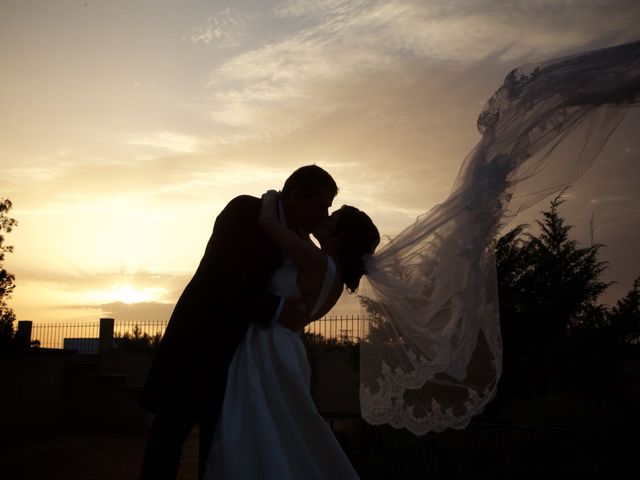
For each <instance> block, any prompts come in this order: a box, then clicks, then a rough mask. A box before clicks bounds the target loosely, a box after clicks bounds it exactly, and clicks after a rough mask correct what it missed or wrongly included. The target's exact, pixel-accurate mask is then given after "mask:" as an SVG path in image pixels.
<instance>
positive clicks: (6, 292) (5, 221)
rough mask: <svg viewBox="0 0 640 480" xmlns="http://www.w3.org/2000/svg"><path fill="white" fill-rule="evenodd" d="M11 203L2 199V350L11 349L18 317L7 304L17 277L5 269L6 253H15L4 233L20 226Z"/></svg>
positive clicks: (0, 319)
mask: <svg viewBox="0 0 640 480" xmlns="http://www.w3.org/2000/svg"><path fill="white" fill-rule="evenodd" d="M11 207H12V204H11V201H10V200H9V199H8V198H7V199H5V198H3V199H0V350H3V349H6V348H8V347H9V345H10V344H11V342H12V340H13V334H14V332H13V322H15V320H16V316H15V314H14V313H13V310H12V309H11V307H9V305H8V304H7V300H8V299H9V298H11V293H12V292H13V289H14V288H15V284H14V280H15V277H14V276H13V275H12V274H11V273H9V272H8V271H7V270H6V269H5V268H4V255H5V253H11V252H13V247H12V246H11V245H5V243H4V233H11V230H12V229H13V227H15V226H16V225H18V222H16V220H15V219H14V218H11V217H10V216H9V215H8V213H9V210H11Z"/></svg>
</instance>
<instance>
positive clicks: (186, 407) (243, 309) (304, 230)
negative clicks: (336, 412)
mask: <svg viewBox="0 0 640 480" xmlns="http://www.w3.org/2000/svg"><path fill="white" fill-rule="evenodd" d="M337 192H338V187H337V186H336V183H335V181H334V180H333V178H331V176H330V175H329V174H328V173H327V172H326V171H325V170H323V169H322V168H320V167H318V166H316V165H308V166H304V167H301V168H299V169H298V170H296V171H295V172H293V173H292V174H291V176H290V177H289V178H288V179H287V180H286V182H285V184H284V187H283V188H282V201H281V210H280V211H281V214H283V215H284V219H283V220H285V221H286V224H287V226H288V227H289V228H291V229H292V230H294V231H296V232H298V233H299V234H300V235H303V236H308V234H309V233H310V232H311V231H312V230H313V229H314V228H315V227H316V226H317V225H319V224H320V223H321V222H322V221H324V220H325V219H326V218H327V215H328V209H329V207H330V206H331V203H332V202H333V198H334V197H335V195H336V194H337ZM260 205H261V200H260V199H259V198H255V197H250V196H247V195H243V196H239V197H236V198H234V199H233V200H231V202H229V204H228V205H227V206H226V207H225V208H224V210H222V212H221V213H220V215H218V217H217V218H216V221H215V224H214V227H213V233H212V235H211V238H210V239H209V242H208V244H207V247H206V249H205V252H204V256H203V258H202V260H201V261H200V265H199V266H198V269H197V270H196V273H195V274H194V276H193V278H192V279H191V281H190V282H189V284H188V285H187V287H186V288H185V290H184V292H183V293H182V295H181V296H180V299H179V300H178V303H177V304H176V306H175V309H174V311H173V314H172V315H171V319H170V321H169V325H168V326H167V330H166V332H165V334H164V337H163V338H162V342H161V344H160V347H159V348H158V352H157V354H156V357H155V359H154V363H153V365H152V367H151V370H150V372H149V376H148V378H147V381H146V383H145V386H144V390H143V392H142V398H141V402H140V403H141V404H142V406H143V407H144V408H146V409H147V410H149V411H150V412H151V413H153V414H154V418H153V423H152V425H151V429H150V431H149V435H148V438H147V447H146V451H145V456H144V461H143V466H142V471H141V474H140V480H147V479H153V480H163V479H171V480H174V479H175V478H176V475H177V472H178V467H179V464H180V456H181V453H182V447H183V444H184V441H185V440H186V438H187V436H188V435H189V432H190V431H191V428H192V427H193V425H194V424H195V423H198V426H199V435H200V449H199V477H200V478H202V477H203V475H204V467H205V465H206V461H207V455H208V453H209V448H210V446H211V440H212V437H213V432H214V430H215V425H216V421H217V417H218V413H219V411H220V408H221V406H222V401H223V398H224V390H225V385H226V380H227V368H228V366H229V363H230V362H231V359H232V357H233V354H234V352H235V349H236V347H237V345H238V344H239V343H240V340H241V339H242V337H243V335H244V333H245V331H246V330H247V328H248V327H249V325H250V324H251V323H252V322H257V323H259V324H261V325H263V326H265V327H266V326H268V325H269V324H271V322H272V321H276V320H277V321H279V322H280V323H282V324H284V325H285V326H287V327H289V328H291V329H293V330H299V329H300V328H301V327H302V326H303V325H304V323H305V322H306V321H307V320H308V314H307V312H306V310H305V309H304V304H303V302H302V301H301V300H299V299H286V300H285V299H281V298H279V297H275V296H274V295H271V294H269V293H267V282H268V281H269V278H270V277H271V275H272V273H273V272H274V270H276V269H277V268H278V267H279V266H280V264H281V263H282V261H283V256H282V252H281V251H280V250H279V249H278V248H277V247H276V246H275V245H273V244H272V243H271V241H270V240H268V239H267V237H266V236H265V235H264V234H263V233H262V232H261V230H260V229H259V228H258V215H259V213H260ZM239 453H240V454H241V452H239Z"/></svg>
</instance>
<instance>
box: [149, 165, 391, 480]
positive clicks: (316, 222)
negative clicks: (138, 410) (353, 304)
mask: <svg viewBox="0 0 640 480" xmlns="http://www.w3.org/2000/svg"><path fill="white" fill-rule="evenodd" d="M337 192H338V187H337V185H336V183H335V181H334V180H333V178H332V177H331V176H330V175H329V173H327V172H326V171H325V170H323V169H322V168H320V167H318V166H316V165H309V166H304V167H301V168H299V169H298V170H296V171H295V172H293V174H291V176H290V177H289V178H288V179H287V180H286V182H285V183H284V186H283V188H282V191H281V193H277V192H275V191H269V192H267V193H266V194H265V195H263V197H262V199H259V198H256V197H251V196H246V195H243V196H239V197H236V198H234V199H233V200H232V201H231V202H230V203H229V204H228V205H227V206H226V207H225V208H224V210H223V211H222V212H221V213H220V214H219V215H218V217H217V219H216V221H215V225H214V227H213V233H212V235H211V238H210V240H209V242H208V244H207V247H206V250H205V253H204V256H203V258H202V260H201V262H200V265H199V266H198V269H197V270H196V272H195V275H194V276H193V278H192V279H191V281H190V282H189V284H188V285H187V287H186V288H185V290H184V292H183V293H182V295H181V297H180V299H179V300H178V302H177V304H176V306H175V309H174V311H173V314H172V316H171V319H170V321H169V325H168V327H167V330H166V332H165V335H164V337H163V339H162V342H161V344H160V347H159V349H158V352H157V355H156V358H155V361H154V363H153V365H152V368H151V370H150V373H149V376H148V379H147V382H146V384H145V387H144V391H143V395H142V402H141V403H142V405H143V406H144V407H145V408H146V409H148V410H149V411H150V412H152V413H153V414H154V419H153V423H152V426H151V429H150V432H149V435H148V439H147V448H146V452H145V457H144V462H143V467H142V473H141V476H140V478H141V479H153V480H160V479H164V478H166V479H175V478H176V474H177V471H178V467H179V463H180V456H181V452H182V446H183V444H184V441H185V439H186V438H187V436H188V435H189V433H190V431H191V429H192V427H193V425H194V424H195V423H197V424H198V426H199V437H200V448H199V459H200V461H199V477H200V478H206V479H214V478H243V479H245V478H246V479H251V478H274V479H275V478H277V479H288V478H290V479H300V478H331V479H342V478H357V474H356V473H355V471H354V470H353V468H352V467H351V464H350V462H349V460H348V459H347V457H346V456H345V454H344V453H343V451H342V449H341V448H340V446H339V444H338V442H337V441H336V439H335V437H334V436H333V433H332V432H331V430H330V429H329V427H328V426H327V424H326V422H325V421H324V420H323V418H322V417H321V416H320V414H319V413H318V411H317V409H316V407H315V405H314V403H313V400H312V399H311V395H310V389H309V380H310V368H309V365H308V363H307V359H306V352H305V349H304V347H303V344H302V340H301V332H302V330H303V328H304V326H305V325H306V324H307V323H308V322H310V321H312V320H315V319H318V318H320V317H321V316H323V315H325V314H326V313H327V312H328V311H329V310H330V309H331V308H332V307H333V305H334V304H335V303H336V302H337V300H338V298H339V297H340V295H341V293H342V291H343V288H344V287H345V286H346V287H347V289H348V290H350V291H351V292H353V291H355V290H356V289H357V287H358V284H359V281H360V278H361V277H362V275H363V274H364V271H365V267H364V258H365V255H367V254H371V253H372V252H373V250H374V249H375V247H376V246H377V245H378V243H379V240H380V236H379V234H378V230H377V229H376V227H375V225H374V224H373V222H372V221H371V220H370V219H369V217H368V216H367V215H366V214H364V213H363V212H361V211H360V210H358V209H356V208H354V207H349V206H343V207H342V208H340V209H338V210H336V211H335V212H334V213H333V214H332V215H331V216H328V209H329V208H330V207H331V205H332V202H333V199H334V197H335V196H336V194H337ZM311 233H312V234H313V235H314V236H315V238H316V239H317V240H318V242H319V244H320V248H318V247H316V246H315V244H314V243H313V242H312V241H311V240H310V238H309V235H310V234H311Z"/></svg>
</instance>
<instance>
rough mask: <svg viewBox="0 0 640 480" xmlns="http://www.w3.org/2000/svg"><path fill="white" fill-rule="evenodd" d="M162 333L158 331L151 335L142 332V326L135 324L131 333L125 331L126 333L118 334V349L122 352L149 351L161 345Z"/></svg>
mask: <svg viewBox="0 0 640 480" xmlns="http://www.w3.org/2000/svg"><path fill="white" fill-rule="evenodd" d="M160 340H162V335H160V334H159V333H156V334H155V335H153V336H152V335H149V334H148V333H146V332H144V333H143V332H142V329H141V328H140V326H138V325H135V326H134V327H133V331H132V332H131V333H129V332H125V334H124V335H116V336H115V341H116V345H117V349H118V350H119V351H121V352H147V351H149V350H155V349H156V348H158V346H159V345H160Z"/></svg>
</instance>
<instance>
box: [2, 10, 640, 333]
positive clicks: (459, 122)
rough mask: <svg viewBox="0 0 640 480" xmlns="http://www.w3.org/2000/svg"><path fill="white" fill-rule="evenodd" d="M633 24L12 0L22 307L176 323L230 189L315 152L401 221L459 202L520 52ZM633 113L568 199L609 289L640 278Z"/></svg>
mask: <svg viewBox="0 0 640 480" xmlns="http://www.w3.org/2000/svg"><path fill="white" fill-rule="evenodd" d="M638 39H640V2H638V1H637V0H620V1H613V0H612V1H605V0H582V1H580V0H573V1H571V0H565V1H560V0H558V1H554V0H520V1H508V0H467V1H461V0H434V1H432V0H415V1H410V0H382V1H365V0H348V1H346V0H322V1H312V0H298V1H274V2H272V1H265V0H253V1H248V0H235V1H233V2H222V1H205V0H199V1H189V0H185V1H177V0H137V1H124V0H93V1H92V0H85V1H82V0H77V1H76V0H2V2H1V3H0V61H1V65H2V67H1V68H2V75H1V76H0V106H1V110H0V165H1V166H2V175H1V176H0V197H5V198H9V199H11V201H12V202H13V204H14V209H13V210H12V212H11V214H12V216H13V217H15V218H16V219H17V220H18V222H19V226H18V227H17V228H16V229H15V230H14V231H13V232H12V233H11V234H10V235H8V237H7V241H8V243H9V244H12V245H14V247H15V252H14V253H13V254H9V255H7V257H6V262H5V263H6V268H7V269H8V270H9V271H10V272H12V273H14V274H15V276H16V285H17V287H16V290H15V292H14V295H13V299H12V300H11V301H10V305H11V306H12V307H13V308H14V310H15V312H16V314H17V317H18V319H20V320H27V319H28V320H33V321H34V322H37V323H45V322H52V321H58V322H60V321H86V320H91V321H95V320H97V319H98V318H99V317H103V316H112V317H115V318H116V319H118V320H167V319H168V317H169V315H170V313H171V310H172V308H173V305H174V303H175V301H176V300H177V298H178V296H179V294H180V292H181V291H182V289H183V288H184V286H185V285H186V283H187V282H188V280H189V278H190V277H191V275H192V274H193V272H194V271H195V268H196V267H197V264H198V262H199V260H200V257H201V255H202V252H203V250H204V246H205V244H206V241H207V239H208V237H209V235H210V232H211V228H212V225H213V221H214V219H215V217H216V215H217V214H218V213H219V211H220V210H221V209H222V208H223V207H224V205H225V204H226V202H227V201H228V200H230V199H231V198H232V197H234V196H236V195H238V194H241V193H248V194H254V195H259V194H261V193H262V192H263V191H264V190H266V189H268V188H274V187H275V188H280V187H281V186H282V183H283V182H284V180H285V178H286V177H287V175H288V174H289V173H290V172H292V171H293V170H294V169H295V168H297V167H299V166H301V165H304V164H310V163H317V164H318V165H320V166H322V167H324V168H326V169H327V170H329V171H330V172H331V173H332V175H333V176H334V178H335V179H336V181H337V182H338V185H339V187H340V194H339V196H338V197H337V198H336V200H335V202H334V207H339V206H340V205H342V204H345V203H346V204H353V205H356V206H358V207H360V208H362V209H363V210H365V211H367V212H368V213H369V214H370V215H371V217H372V218H373V219H374V221H375V222H376V223H377V224H378V226H379V228H380V231H381V232H382V233H383V234H387V235H393V234H394V233H397V232H398V231H399V230H401V229H402V227H404V226H407V225H409V224H410V223H411V222H412V221H413V219H414V218H415V217H416V216H417V215H419V214H420V213H423V212H425V211H427V210H428V209H429V208H431V207H432V206H433V205H434V204H436V203H438V202H440V201H442V200H444V199H445V198H446V196H447V193H448V191H449V189H450V188H451V186H452V183H453V180H454V178H455V176H456V173H457V171H458V168H459V167H460V164H461V162H462V160H463V159H464V157H465V155H466V154H467V153H468V152H469V151H470V150H471V148H472V147H473V146H474V145H475V144H476V142H477V141H478V140H479V133H478V132H477V130H476V119H477V117H478V114H479V112H480V111H481V109H482V107H483V104H484V102H485V101H486V100H487V99H488V98H489V97H490V96H491V95H492V94H493V92H494V91H495V90H496V89H497V88H498V87H499V86H500V84H501V83H502V80H503V79H504V77H505V75H506V74H507V73H508V72H509V71H510V70H511V69H512V68H515V67H517V66H518V65H521V64H524V63H528V62H534V61H540V60H544V59H548V58H553V57H557V56H562V55H566V54H571V53H577V52H579V51H582V50H588V49H591V48H598V47H604V46H609V45H615V44H618V43H623V42H627V41H632V40H638ZM639 127H640V111H638V110H637V109H636V110H635V111H633V112H631V113H630V114H629V115H628V116H627V118H626V119H625V121H624V122H623V124H622V125H621V127H620V128H619V130H618V131H617V132H616V133H615V134H614V136H613V137H612V138H611V140H610V142H609V144H608V146H607V147H606V149H605V150H604V151H603V153H602V155H601V156H600V157H599V159H598V160H597V162H596V164H595V165H594V166H593V167H592V169H591V170H590V171H589V172H587V174H586V175H585V176H584V177H583V178H582V179H581V180H580V181H579V182H577V183H576V184H575V185H574V186H573V188H572V189H571V190H570V191H569V192H568V194H567V195H566V198H567V199H568V201H567V203H566V204H565V205H564V206H563V207H562V209H561V212H562V213H563V214H564V215H565V217H566V218H567V220H568V221H569V222H570V223H572V224H573V225H575V229H574V231H573V236H574V238H576V239H577V240H578V241H580V242H582V243H583V244H588V243H589V241H590V234H589V224H590V219H591V216H592V215H593V218H594V238H595V241H596V242H599V243H604V244H606V247H605V248H604V249H603V250H602V258H603V259H604V260H607V261H609V262H610V264H611V267H610V269H609V270H608V271H607V273H606V275H605V279H606V280H616V281H618V282H619V283H618V284H616V285H614V286H612V287H611V288H610V289H609V291H608V292H607V294H606V295H604V296H603V298H602V300H603V301H604V302H606V303H613V302H615V300H616V299H617V298H619V297H620V296H621V295H623V294H625V293H626V292H627V291H628V290H629V288H630V287H631V284H632V282H633V279H634V278H635V277H637V276H638V275H640V251H639V250H638V247H637V246H638V245H640V227H639V225H640V198H639V194H638V192H639V191H640V168H639V167H640V165H639V160H640V159H639V155H640V135H638V133H640V130H639ZM547 204H548V201H545V202H543V203H542V204H538V205H537V206H535V207H533V208H532V209H531V210H530V211H528V212H526V213H525V214H524V215H523V216H522V217H521V218H518V219H517V220H516V221H515V223H521V222H525V221H531V219H532V218H533V217H534V216H535V214H536V213H537V212H538V211H540V210H542V209H544V208H546V206H547ZM512 226H513V224H512ZM359 311H360V309H359V307H358V306H357V303H356V302H353V301H345V302H341V303H340V304H339V305H338V306H337V307H336V309H335V311H334V312H335V313H359Z"/></svg>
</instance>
